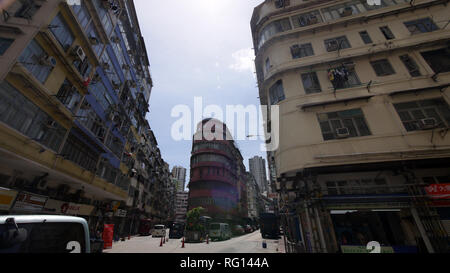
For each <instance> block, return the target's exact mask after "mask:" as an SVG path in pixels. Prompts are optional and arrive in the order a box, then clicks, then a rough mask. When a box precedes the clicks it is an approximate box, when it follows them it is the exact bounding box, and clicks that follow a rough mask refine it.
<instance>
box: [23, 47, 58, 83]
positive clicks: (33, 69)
mask: <svg viewBox="0 0 450 273" xmlns="http://www.w3.org/2000/svg"><path fill="white" fill-rule="evenodd" d="M47 56H48V55H47V54H46V53H45V52H44V50H43V49H42V47H41V46H40V45H39V44H38V43H37V42H36V40H34V39H33V40H31V42H30V43H29V44H28V46H27V48H25V50H24V51H23V52H22V55H20V57H19V62H20V63H21V64H23V65H24V66H25V67H26V68H27V69H28V71H30V73H31V74H33V76H34V77H35V78H36V79H37V80H38V81H40V82H41V83H44V82H45V81H46V80H47V77H48V75H50V72H51V70H52V69H53V67H52V66H50V65H48V64H45V62H42V60H43V59H45V58H46V57H47Z"/></svg>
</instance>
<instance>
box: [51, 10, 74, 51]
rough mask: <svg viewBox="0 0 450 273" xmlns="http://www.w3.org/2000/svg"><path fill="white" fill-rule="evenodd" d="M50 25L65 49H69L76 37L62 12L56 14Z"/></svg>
mask: <svg viewBox="0 0 450 273" xmlns="http://www.w3.org/2000/svg"><path fill="white" fill-rule="evenodd" d="M48 27H49V29H50V31H51V32H52V33H53V35H54V36H55V38H56V40H58V42H59V43H60V44H61V46H62V48H64V50H67V49H68V48H69V47H70V46H71V45H72V43H73V41H74V40H75V38H74V36H73V34H72V32H71V30H70V28H69V27H68V26H67V24H66V22H65V21H64V18H63V17H62V15H61V13H58V15H56V17H55V19H53V21H52V22H51V23H50V25H49V26H48Z"/></svg>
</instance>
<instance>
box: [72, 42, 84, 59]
mask: <svg viewBox="0 0 450 273" xmlns="http://www.w3.org/2000/svg"><path fill="white" fill-rule="evenodd" d="M73 55H74V56H75V57H77V58H78V59H79V60H80V61H84V59H86V53H84V50H83V48H81V46H79V45H78V46H76V47H74V48H73Z"/></svg>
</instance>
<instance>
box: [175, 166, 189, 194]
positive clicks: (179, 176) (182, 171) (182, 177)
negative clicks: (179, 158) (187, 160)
mask: <svg viewBox="0 0 450 273" xmlns="http://www.w3.org/2000/svg"><path fill="white" fill-rule="evenodd" d="M172 176H173V178H174V179H175V180H176V184H177V191H184V187H185V186H186V168H183V167H181V166H175V167H173V169H172Z"/></svg>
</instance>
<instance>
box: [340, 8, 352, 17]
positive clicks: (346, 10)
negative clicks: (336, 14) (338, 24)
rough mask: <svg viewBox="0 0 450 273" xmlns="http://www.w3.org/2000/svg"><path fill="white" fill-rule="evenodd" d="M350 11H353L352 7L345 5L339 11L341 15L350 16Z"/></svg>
mask: <svg viewBox="0 0 450 273" xmlns="http://www.w3.org/2000/svg"><path fill="white" fill-rule="evenodd" d="M352 13H353V9H352V8H351V7H346V8H344V10H343V11H342V12H341V17H345V16H350V15H352Z"/></svg>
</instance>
